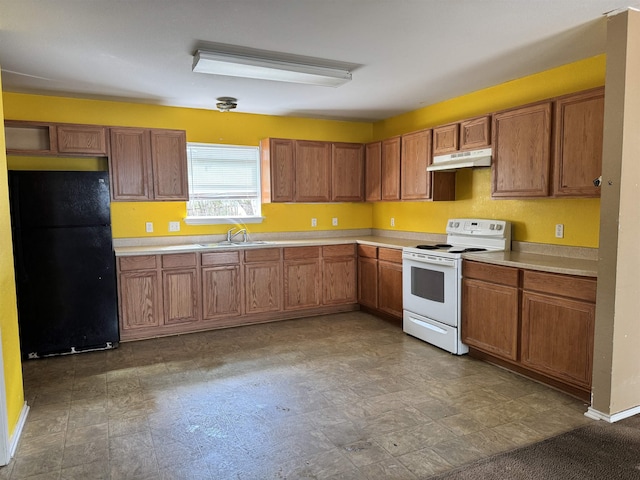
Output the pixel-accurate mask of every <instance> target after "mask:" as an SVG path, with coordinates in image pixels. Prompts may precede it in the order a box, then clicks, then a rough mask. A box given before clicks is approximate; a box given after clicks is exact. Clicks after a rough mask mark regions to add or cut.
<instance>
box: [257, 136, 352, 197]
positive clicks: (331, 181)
mask: <svg viewBox="0 0 640 480" xmlns="http://www.w3.org/2000/svg"><path fill="white" fill-rule="evenodd" d="M260 155H261V168H262V201H263V202H264V203H270V202H331V201H334V202H353V201H362V200H363V198H364V191H363V190H364V178H363V177H364V147H363V145H362V144H360V143H331V142H317V141H309V140H290V139H279V138H267V139H264V140H262V141H261V142H260Z"/></svg>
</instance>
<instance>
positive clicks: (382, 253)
mask: <svg viewBox="0 0 640 480" xmlns="http://www.w3.org/2000/svg"><path fill="white" fill-rule="evenodd" d="M378 260H383V261H385V262H392V263H402V250H397V249H395V248H379V249H378Z"/></svg>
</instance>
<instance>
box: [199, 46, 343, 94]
mask: <svg viewBox="0 0 640 480" xmlns="http://www.w3.org/2000/svg"><path fill="white" fill-rule="evenodd" d="M267 53H268V52H265V53H264V54H261V55H260V56H258V55H252V54H249V53H246V54H245V53H233V52H232V53H230V52H224V51H209V50H196V53H195V55H194V56H193V71H194V72H200V73H208V74H211V75H225V76H229V77H243V78H252V79H258V80H273V81H278V82H291V83H304V84H308V85H320V86H325V87H338V86H340V85H343V84H345V83H347V82H348V81H350V80H351V72H350V71H349V70H348V69H346V68H339V67H334V66H330V65H328V64H326V63H327V62H324V63H325V65H320V64H313V63H303V62H297V61H289V60H287V59H283V58H284V57H282V54H281V58H278V56H277V54H275V53H273V54H272V55H267ZM289 57H290V56H289Z"/></svg>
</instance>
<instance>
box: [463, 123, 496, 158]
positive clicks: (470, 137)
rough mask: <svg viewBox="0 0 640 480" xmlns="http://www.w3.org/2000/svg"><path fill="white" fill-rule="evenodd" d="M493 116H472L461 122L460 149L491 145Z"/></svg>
mask: <svg viewBox="0 0 640 480" xmlns="http://www.w3.org/2000/svg"><path fill="white" fill-rule="evenodd" d="M490 132H491V117H490V116H489V115H485V116H484V117H478V118H470V119H469V120H464V121H462V122H460V150H473V149H476V148H486V147H488V146H489V145H491V134H490Z"/></svg>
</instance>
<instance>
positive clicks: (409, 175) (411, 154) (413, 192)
mask: <svg viewBox="0 0 640 480" xmlns="http://www.w3.org/2000/svg"><path fill="white" fill-rule="evenodd" d="M401 143H402V154H401V155H400V165H401V166H400V172H401V181H400V190H401V194H400V198H402V200H424V199H427V198H430V196H431V181H430V180H431V175H430V173H429V172H427V166H428V165H429V163H430V162H431V130H421V131H419V132H413V133H409V134H407V135H403V136H402V142H401Z"/></svg>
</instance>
